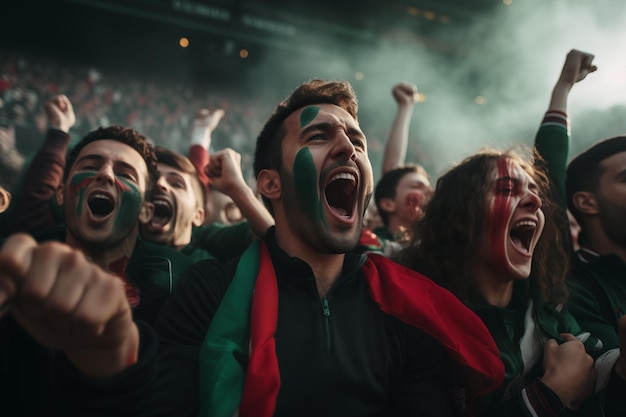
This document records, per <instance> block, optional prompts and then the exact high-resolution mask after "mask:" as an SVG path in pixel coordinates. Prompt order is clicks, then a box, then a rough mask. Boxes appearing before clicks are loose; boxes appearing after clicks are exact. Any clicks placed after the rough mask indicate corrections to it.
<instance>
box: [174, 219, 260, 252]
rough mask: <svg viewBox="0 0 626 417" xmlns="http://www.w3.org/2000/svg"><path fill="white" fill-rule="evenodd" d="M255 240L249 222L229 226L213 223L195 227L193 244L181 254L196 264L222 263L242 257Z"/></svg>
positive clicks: (192, 238)
mask: <svg viewBox="0 0 626 417" xmlns="http://www.w3.org/2000/svg"><path fill="white" fill-rule="evenodd" d="M253 240H254V234H253V233H252V229H251V228H250V226H249V225H248V223H247V222H242V223H238V224H235V225H231V226H227V225H224V224H221V223H213V224H209V225H204V226H200V227H194V229H193V232H192V235H191V242H190V243H189V244H188V245H187V246H185V247H184V248H182V249H181V252H182V253H184V254H185V255H187V256H189V257H191V258H192V259H193V260H194V261H195V262H198V261H201V260H204V259H218V260H220V261H222V262H225V261H228V260H230V259H233V258H237V257H239V256H241V255H242V254H243V253H244V252H245V250H246V249H247V248H248V246H249V245H250V244H251V243H252V241H253Z"/></svg>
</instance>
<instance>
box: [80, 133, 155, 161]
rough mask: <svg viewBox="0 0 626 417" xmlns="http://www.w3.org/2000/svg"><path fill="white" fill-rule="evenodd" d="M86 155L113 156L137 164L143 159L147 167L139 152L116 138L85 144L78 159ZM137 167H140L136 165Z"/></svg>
mask: <svg viewBox="0 0 626 417" xmlns="http://www.w3.org/2000/svg"><path fill="white" fill-rule="evenodd" d="M85 155H99V156H102V157H104V158H113V159H115V160H118V161H124V162H131V163H133V164H136V163H137V161H143V166H144V167H145V165H146V164H145V161H144V160H143V157H142V156H141V155H140V154H139V152H137V151H136V150H135V149H133V148H132V147H130V146H128V145H126V144H125V143H122V142H119V141H117V140H114V139H100V140H96V141H94V142H91V143H89V144H87V145H85V147H84V148H83V149H81V151H80V153H79V154H78V157H77V159H80V158H81V157H83V156H85ZM136 168H140V167H138V166H136Z"/></svg>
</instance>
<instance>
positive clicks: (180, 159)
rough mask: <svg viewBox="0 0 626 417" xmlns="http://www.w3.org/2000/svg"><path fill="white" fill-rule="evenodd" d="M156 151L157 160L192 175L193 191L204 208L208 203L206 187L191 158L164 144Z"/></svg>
mask: <svg viewBox="0 0 626 417" xmlns="http://www.w3.org/2000/svg"><path fill="white" fill-rule="evenodd" d="M155 152H156V157H157V162H160V163H162V164H165V165H168V166H171V167H173V168H176V169H178V170H179V171H182V172H184V173H186V174H189V175H190V176H191V186H192V187H193V192H194V193H195V194H196V196H197V199H198V204H199V206H200V207H202V208H204V205H205V204H206V189H205V188H204V185H202V183H201V182H200V179H199V178H198V170H197V169H196V167H195V166H194V164H193V163H192V162H191V161H190V160H189V158H187V157H185V156H183V155H181V154H179V153H178V152H174V151H172V150H169V149H167V148H164V147H162V146H157V147H156V148H155Z"/></svg>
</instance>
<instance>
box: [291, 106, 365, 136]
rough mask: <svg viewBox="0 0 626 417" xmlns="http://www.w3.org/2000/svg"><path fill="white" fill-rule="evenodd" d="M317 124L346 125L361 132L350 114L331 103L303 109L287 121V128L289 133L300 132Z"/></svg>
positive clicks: (294, 113)
mask: <svg viewBox="0 0 626 417" xmlns="http://www.w3.org/2000/svg"><path fill="white" fill-rule="evenodd" d="M316 122H324V123H331V124H337V125H346V126H349V127H351V128H356V129H359V130H360V128H359V124H358V122H357V121H356V120H355V119H354V117H352V116H351V115H350V113H348V112H347V111H346V110H344V109H342V108H341V107H339V106H337V105H335V104H330V103H320V104H311V105H308V106H304V107H301V108H300V109H298V110H296V111H294V112H293V113H291V114H290V115H289V116H288V117H287V118H286V119H285V126H286V127H287V130H288V131H291V130H296V131H300V130H302V129H304V128H306V127H307V126H309V125H311V124H314V123H316Z"/></svg>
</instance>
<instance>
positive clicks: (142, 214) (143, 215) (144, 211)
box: [138, 201, 154, 224]
mask: <svg viewBox="0 0 626 417" xmlns="http://www.w3.org/2000/svg"><path fill="white" fill-rule="evenodd" d="M153 215H154V204H152V202H150V201H144V202H143V204H142V205H141V209H140V210H139V219H138V220H139V223H141V224H148V222H150V220H152V216H153Z"/></svg>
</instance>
